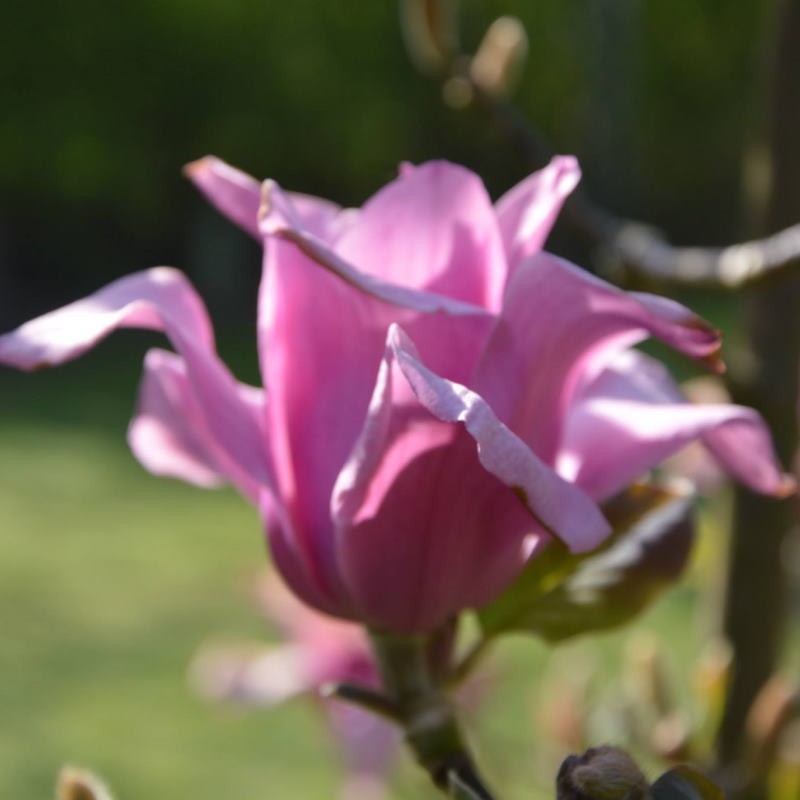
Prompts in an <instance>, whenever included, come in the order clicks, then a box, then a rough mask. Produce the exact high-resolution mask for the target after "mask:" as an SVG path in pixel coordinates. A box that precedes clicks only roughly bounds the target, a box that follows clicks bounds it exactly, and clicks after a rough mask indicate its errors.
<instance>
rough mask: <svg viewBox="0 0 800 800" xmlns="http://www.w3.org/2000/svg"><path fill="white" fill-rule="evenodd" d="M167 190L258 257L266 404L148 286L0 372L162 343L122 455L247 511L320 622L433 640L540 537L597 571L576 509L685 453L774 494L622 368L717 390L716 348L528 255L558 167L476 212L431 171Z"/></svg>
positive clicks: (754, 424) (742, 461)
mask: <svg viewBox="0 0 800 800" xmlns="http://www.w3.org/2000/svg"><path fill="white" fill-rule="evenodd" d="M188 173H189V175H190V176H191V178H192V179H193V180H194V181H195V183H196V184H197V185H198V186H199V187H200V188H201V189H202V190H203V191H204V192H205V193H206V194H207V195H208V197H209V198H210V199H211V200H212V202H213V203H215V204H216V205H217V207H218V208H220V209H221V210H222V211H223V212H224V213H226V214H227V215H228V216H229V217H231V218H232V219H233V220H234V221H236V222H237V223H238V224H240V225H241V226H242V227H244V228H245V229H246V230H247V231H248V232H250V233H251V234H252V235H254V236H257V237H258V238H259V239H261V240H262V241H263V244H264V273H263V279H262V283H261V290H260V297H259V320H258V322H259V325H258V347H259V355H260V362H261V371H262V377H263V381H264V386H265V390H263V391H262V390H260V389H255V388H253V387H249V386H243V385H242V384H240V383H238V382H237V381H236V380H235V379H234V378H233V376H232V375H231V374H230V372H229V371H228V370H227V368H226V367H225V366H224V365H223V364H222V362H221V361H220V359H219V358H218V356H217V354H216V351H215V348H214V340H213V334H212V330H211V325H210V322H209V320H208V317H207V314H206V312H205V309H204V307H203V305H202V303H201V301H200V299H199V298H198V296H197V295H196V293H195V292H194V290H193V288H192V287H191V286H190V284H189V283H188V281H187V280H186V278H185V277H184V276H183V275H182V274H181V273H179V272H177V271H175V270H172V269H166V268H157V269H153V270H149V271H146V272H142V273H138V274H135V275H132V276H129V277H127V278H123V279H121V280H119V281H115V282H114V283H112V284H110V285H109V286H107V287H106V288H104V289H102V290H100V291H99V292H97V293H96V294H94V295H92V296H90V297H88V298H86V299H84V300H79V301H77V302H76V303H73V304H71V305H69V306H66V307H65V308H62V309H60V310H58V311H54V312H52V313H50V314H46V315H44V316H43V317H40V318H38V319H36V320H33V321H31V322H29V323H27V324H25V325H23V326H22V327H20V328H19V329H17V330H16V331H13V332H11V333H9V334H6V335H5V336H3V337H0V362H5V363H7V364H11V365H14V366H17V367H20V368H23V369H35V368H38V367H42V366H47V365H51V364H56V363H61V362H63V361H67V360H69V359H71V358H75V357H76V356H78V355H80V354H82V353H83V352H85V351H86V350H87V349H89V348H90V347H92V346H93V345H94V344H95V343H96V342H97V341H99V340H100V339H101V338H103V337H104V336H106V335H107V334H108V333H109V332H111V331H112V330H113V329H115V328H118V327H141V328H150V329H157V330H162V331H164V332H165V333H166V334H167V336H168V337H169V338H170V339H171V341H172V344H173V345H174V347H175V350H176V351H177V353H170V352H165V351H163V350H152V351H150V352H149V353H148V355H147V358H146V360H145V371H144V378H143V382H142V388H141V393H140V400H139V408H138V412H137V415H136V416H135V418H134V420H133V422H132V424H131V428H130V431H129V440H130V443H131V446H132V448H133V451H134V453H135V454H136V456H137V457H138V458H139V460H140V461H141V462H142V463H143V464H144V465H145V467H147V468H148V469H150V470H151V471H153V472H154V473H156V474H162V475H172V476H176V477H179V478H183V479H184V480H188V481H190V482H193V483H197V484H199V485H202V486H210V485H215V484H218V483H222V482H224V481H229V482H231V483H233V484H234V485H235V486H236V487H237V488H238V489H239V490H240V491H241V493H242V494H243V495H244V496H245V497H247V498H248V499H250V500H251V501H252V502H254V503H257V504H258V506H259V508H260V509H261V513H262V516H263V520H264V523H265V526H266V529H267V533H268V536H269V540H270V545H271V550H272V553H273V556H274V559H275V563H276V565H277V567H278V568H279V570H280V571H281V573H282V575H283V577H284V578H285V579H286V581H287V583H288V584H289V586H290V587H291V589H292V590H293V591H294V592H295V594H297V595H298V596H299V597H300V598H301V599H303V600H304V601H305V602H306V603H308V604H310V605H312V606H314V607H316V608H317V609H319V610H321V611H324V612H327V613H329V614H331V615H334V616H338V617H342V618H346V619H354V620H359V621H362V622H364V623H366V624H367V625H370V626H374V627H378V628H384V629H390V630H394V631H400V632H416V631H428V630H432V629H434V628H436V627H438V626H439V625H441V624H442V623H444V622H445V621H446V620H448V619H449V618H451V617H452V616H453V615H454V614H455V613H457V612H458V611H460V610H461V609H464V608H470V607H479V606H481V605H483V604H485V603H486V602H488V601H489V600H491V599H492V598H493V597H495V596H496V595H497V594H498V593H499V592H501V591H502V590H503V589H504V588H505V587H506V586H507V585H508V583H509V582H510V581H511V580H512V579H513V578H514V577H515V576H516V575H517V574H518V572H519V570H520V569H521V567H522V565H523V564H524V562H525V559H526V558H527V556H528V555H529V554H530V553H531V551H532V550H533V549H534V548H535V545H536V542H537V541H540V540H541V538H542V537H543V536H557V537H559V538H561V539H562V540H563V541H564V542H565V543H566V544H567V545H568V546H569V547H570V548H571V549H573V550H574V551H586V550H590V549H592V548H594V547H596V546H597V545H598V544H599V543H600V542H601V541H602V540H603V539H604V537H606V536H607V535H608V533H609V528H608V524H607V523H606V521H605V519H604V518H603V516H602V513H601V512H600V509H599V507H598V505H597V504H598V502H600V501H602V500H604V499H605V498H607V497H609V496H610V495H612V494H614V493H615V492H617V491H618V490H620V489H621V488H623V487H625V486H626V485H627V484H628V483H630V482H631V481H633V480H634V479H636V478H638V477H639V476H640V475H641V474H642V473H643V472H644V471H646V470H647V469H649V468H650V467H652V466H653V465H655V464H657V463H658V462H660V461H661V460H662V459H664V458H665V457H666V456H668V455H670V454H671V453H672V452H674V451H675V450H677V449H678V448H680V447H681V446H682V445H684V444H685V443H687V442H688V441H690V440H692V439H697V438H700V439H702V440H703V442H704V443H705V444H706V446H707V447H708V448H709V449H710V450H711V452H712V453H713V454H714V455H715V456H716V457H717V458H718V459H719V460H720V461H721V463H722V464H723V465H724V466H725V467H726V468H727V469H728V471H729V472H731V473H732V474H734V475H735V476H736V477H737V478H739V479H740V480H742V481H744V482H745V483H746V484H747V485H749V486H751V487H752V488H753V489H755V490H757V491H761V492H766V493H775V494H782V493H785V492H786V491H788V490H789V483H788V479H786V478H785V477H784V476H783V475H782V474H781V471H780V469H779V468H778V465H777V464H776V462H775V459H774V456H773V452H772V447H771V444H770V440H769V436H768V433H767V431H766V430H765V428H764V425H763V423H762V421H761V420H760V418H759V417H758V416H757V415H756V414H755V413H754V412H753V411H751V410H748V409H745V408H740V407H737V406H730V405H723V406H717V405H714V406H695V405H691V404H688V403H685V402H683V401H682V400H681V399H680V398H679V396H677V395H675V392H674V385H673V384H672V383H671V381H670V379H669V377H668V376H667V375H666V374H665V373H664V371H663V370H662V369H661V368H660V367H659V365H658V364H657V363H656V362H653V361H652V360H651V359H648V358H646V357H645V356H643V355H640V354H638V353H637V352H636V351H632V350H631V349H630V348H631V347H632V346H633V345H635V344H636V343H638V342H640V341H642V340H643V339H645V338H646V337H647V336H650V335H652V336H655V337H657V338H659V339H661V340H662V341H664V342H666V343H667V344H669V345H671V346H673V347H675V348H676V349H678V350H679V351H681V352H683V353H685V354H686V355H688V356H690V357H692V358H694V359H697V360H698V361H701V362H704V363H706V364H708V365H710V366H711V367H712V368H718V367H719V364H720V362H719V355H718V354H719V337H718V335H717V333H716V332H715V331H714V330H712V329H711V328H710V327H709V326H708V325H707V324H705V323H704V322H702V321H701V320H700V319H698V318H697V317H696V316H695V315H694V314H692V313H691V312H690V311H689V310H688V309H686V308H684V307H683V306H681V305H679V304H677V303H675V302H673V301H670V300H667V299H664V298H660V297H655V296H652V295H646V294H635V293H630V294H628V293H625V292H622V291H620V290H619V289H616V288H615V287H613V286H611V285H609V284H607V283H604V282H603V281H601V280H599V279H597V278H595V277H593V276H591V275H589V274H587V273H585V272H583V271H581V270H580V269H578V268H577V267H574V266H573V265H571V264H569V263H567V262H565V261H563V260H561V259H559V258H556V257H555V256H552V255H550V254H547V253H544V252H542V251H541V247H542V244H543V242H544V240H545V238H546V236H547V234H548V232H549V230H550V227H551V226H552V224H553V221H554V219H555V217H556V215H557V213H558V210H559V208H560V206H561V203H562V202H563V200H564V198H565V196H566V195H567V194H568V193H569V191H571V189H572V188H573V187H574V185H575V183H576V182H577V180H578V178H579V171H578V167H577V164H576V163H575V161H574V159H571V158H558V159H555V160H554V161H553V162H552V163H551V164H550V165H549V166H548V167H547V168H545V169H544V170H542V171H540V172H538V173H535V174H534V175H532V176H530V177H529V178H527V179H526V180H525V181H523V182H522V183H520V184H519V185H518V186H517V187H515V188H514V189H512V190H511V191H510V192H509V193H508V194H506V195H505V196H504V197H502V198H501V199H500V200H499V201H498V202H497V203H496V204H495V205H494V206H493V205H492V203H491V202H490V200H489V197H488V195H487V193H486V190H485V188H484V187H483V184H482V183H481V181H480V179H479V178H478V177H477V176H475V175H474V174H472V173H471V172H469V171H468V170H466V169H463V168H461V167H458V166H455V165H452V164H449V163H445V162H431V163H427V164H423V165H421V166H409V165H406V166H404V167H403V168H402V169H401V173H400V175H399V177H398V178H397V179H396V180H394V181H392V182H391V183H389V184H388V185H387V186H385V187H384V188H383V189H381V190H380V191H379V192H378V193H377V194H376V195H374V196H373V197H372V198H371V199H370V200H368V201H367V203H366V204H365V205H364V206H363V207H362V208H361V209H359V210H341V209H340V208H338V207H337V206H335V205H333V204H332V203H329V202H327V201H324V200H318V199H316V198H311V197H307V196H303V195H296V194H291V193H285V192H283V191H282V190H281V189H280V187H279V186H278V185H277V184H276V183H274V182H273V181H266V182H264V184H263V185H260V184H259V183H258V182H257V181H255V180H253V179H252V178H249V177H248V176H246V175H244V174H243V173H241V172H238V171H237V170H234V169H233V168H232V167H229V166H227V165H225V164H223V163H222V162H220V161H218V160H216V159H213V158H207V159H203V160H201V161H199V162H197V163H195V164H193V165H191V166H190V167H189V168H188Z"/></svg>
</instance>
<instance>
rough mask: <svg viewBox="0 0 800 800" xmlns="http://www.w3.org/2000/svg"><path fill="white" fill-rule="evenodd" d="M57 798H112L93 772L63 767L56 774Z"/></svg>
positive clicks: (104, 799) (105, 799)
mask: <svg viewBox="0 0 800 800" xmlns="http://www.w3.org/2000/svg"><path fill="white" fill-rule="evenodd" d="M56 798H57V800H112V798H111V792H109V791H108V789H107V788H106V786H105V784H104V783H103V782H102V781H101V780H100V779H99V778H98V777H97V776H96V775H94V774H92V773H91V772H89V771H88V770H85V769H77V768H76V767H64V768H63V769H62V770H61V772H60V773H59V775H58V784H57V786H56Z"/></svg>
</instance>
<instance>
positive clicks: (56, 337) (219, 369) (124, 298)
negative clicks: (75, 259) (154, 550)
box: [0, 267, 272, 486]
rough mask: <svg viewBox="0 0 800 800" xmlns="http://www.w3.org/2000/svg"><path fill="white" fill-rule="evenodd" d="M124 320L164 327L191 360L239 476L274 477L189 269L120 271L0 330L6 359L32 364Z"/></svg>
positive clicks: (190, 372)
mask: <svg viewBox="0 0 800 800" xmlns="http://www.w3.org/2000/svg"><path fill="white" fill-rule="evenodd" d="M117 328H147V329H150V330H159V331H163V332H164V333H165V334H166V335H167V336H168V337H169V338H170V340H171V341H172V344H173V345H174V346H175V349H176V350H177V351H178V352H179V353H180V354H181V355H182V356H183V358H184V361H185V362H186V368H187V376H188V378H189V380H190V382H191V386H192V389H193V391H194V395H195V398H196V401H197V405H198V407H199V408H200V409H202V413H203V416H204V418H205V420H206V424H207V426H208V431H209V433H210V434H211V435H212V436H213V437H214V439H215V440H216V442H217V444H218V446H219V448H220V450H221V451H222V452H224V453H225V455H226V457H227V460H228V465H227V469H228V470H229V471H230V472H231V474H234V473H235V474H236V477H235V481H236V482H237V483H238V482H239V481H240V480H241V481H242V482H246V481H253V482H257V483H259V484H262V485H266V486H270V485H271V482H272V481H271V472H270V469H269V465H268V462H267V458H266V456H265V451H264V441H263V435H262V430H261V427H260V425H258V424H257V423H256V421H255V420H254V418H253V415H252V414H251V413H250V410H249V409H248V408H247V407H245V405H244V404H243V402H242V398H241V396H240V393H239V388H238V385H237V382H236V380H235V379H234V378H233V376H232V375H231V374H230V372H229V371H228V370H227V368H226V367H225V366H224V364H223V363H222V362H221V361H220V360H219V358H218V357H217V355H216V353H215V351H214V342H213V334H212V330H211V324H210V322H209V320H208V315H207V314H206V310H205V308H204V306H203V304H202V302H201V300H200V298H199V297H198V296H197V294H196V293H195V291H194V289H193V288H192V286H191V284H190V283H189V282H188V280H187V279H186V277H185V276H184V275H183V274H182V273H180V272H178V271H177V270H174V269H170V268H167V267H157V268H155V269H151V270H147V271H145V272H139V273H136V274H134V275H129V276H128V277H126V278H121V279H120V280H118V281H114V282H113V283H110V284H109V285H108V286H106V287H105V288H104V289H101V290H100V291H98V292H96V293H95V294H93V295H90V296H89V297H87V298H84V299H83V300H78V301H76V302H74V303H71V304H70V305H68V306H64V307H63V308H61V309H58V310H56V311H52V312H50V313H49V314H45V315H44V316H41V317H38V318H37V319H34V320H31V321H30V322H27V323H25V324H24V325H22V326H21V327H20V328H18V329H17V330H15V331H12V332H11V333H7V334H5V335H3V336H0V363H5V364H9V365H10V366H15V367H18V368H20V369H25V370H33V369H39V368H41V367H48V366H53V365H55V364H60V363H63V362H65V361H69V360H71V359H73V358H77V357H78V356H80V355H82V354H83V353H85V352H86V351H87V350H89V349H90V348H91V347H93V346H94V345H96V344H97V343H98V342H99V341H100V340H102V339H103V338H105V337H106V336H107V335H108V334H109V333H111V332H112V331H113V330H115V329H117Z"/></svg>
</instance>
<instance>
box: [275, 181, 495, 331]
mask: <svg viewBox="0 0 800 800" xmlns="http://www.w3.org/2000/svg"><path fill="white" fill-rule="evenodd" d="M259 213H260V218H261V221H260V230H261V234H262V236H264V237H267V238H276V239H281V240H284V241H286V242H290V243H292V245H293V246H294V247H295V248H296V249H297V250H299V251H300V252H302V253H303V254H304V255H305V256H306V257H307V258H309V259H311V260H312V261H314V262H315V263H316V264H318V265H319V266H321V267H323V268H324V269H326V270H329V271H330V272H332V273H333V274H334V275H336V276H337V277H338V278H340V279H341V280H342V281H344V282H346V283H349V284H352V285H353V286H355V287H356V288H357V289H359V290H360V291H362V292H363V293H364V294H369V295H371V296H372V297H374V298H376V299H379V300H383V301H384V302H386V303H389V304H391V305H394V306H397V307H398V308H405V309H410V310H413V311H419V312H424V313H428V314H433V313H435V312H437V311H443V312H446V313H448V314H454V315H456V314H458V315H472V316H484V317H488V316H489V315H488V313H487V311H486V309H485V308H483V307H482V306H480V305H475V304H474V303H470V302H464V301H462V300H458V299H454V298H452V297H449V296H446V295H444V294H437V293H436V292H431V291H424V290H421V289H415V288H409V287H407V286H403V285H399V284H393V283H389V282H387V281H386V280H384V279H383V277H382V276H377V277H376V276H375V275H373V274H369V273H367V272H363V271H361V269H360V267H355V266H353V265H352V264H351V263H350V262H348V261H347V260H346V259H345V258H343V257H342V256H341V255H340V254H339V251H338V247H337V249H336V251H334V250H333V249H332V248H331V247H330V246H329V245H328V244H327V243H326V242H324V241H323V240H322V239H321V238H319V237H318V236H315V235H314V233H313V232H312V231H310V230H308V229H306V228H305V227H304V225H303V220H302V219H301V218H300V216H299V214H298V213H297V209H296V208H295V207H294V205H293V204H292V202H291V197H290V196H289V195H288V194H286V193H285V192H283V190H282V189H281V188H280V187H279V186H278V184H277V183H275V182H274V181H264V188H263V195H262V203H261V210H260V212H259ZM265 246H266V245H265Z"/></svg>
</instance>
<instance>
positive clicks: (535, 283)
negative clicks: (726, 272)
mask: <svg viewBox="0 0 800 800" xmlns="http://www.w3.org/2000/svg"><path fill="white" fill-rule="evenodd" d="M648 334H651V335H653V336H656V337H658V338H659V339H661V340H662V341H664V342H666V343H667V344H669V345H671V346H673V347H675V348H677V349H678V350H680V351H681V352H683V353H685V354H686V355H689V356H691V357H693V358H696V359H698V360H701V361H705V362H710V363H711V364H712V365H715V366H716V365H718V364H719V361H718V355H719V336H718V334H717V332H716V331H714V330H713V329H712V328H711V327H709V326H708V325H707V324H706V323H704V322H703V321H702V320H700V319H699V318H698V317H697V316H695V315H694V314H693V313H692V312H691V311H689V310H688V309H686V308H684V307H683V306H681V305H679V304H678V303H675V302H673V301H670V300H666V299H664V298H655V297H652V296H650V295H641V294H640V295H632V294H627V293H625V292H623V291H621V290H620V289H617V288H616V287H614V286H611V285H610V284H608V283H606V282H605V281H602V280H600V279H599V278H596V277H594V276H593V275H590V274H588V273H586V272H584V271H583V270H581V269H579V268H578V267H575V266H573V265H572V264H569V263H568V262H566V261H563V260H562V259H559V258H557V257H555V256H552V255H550V254H548V253H538V254H536V255H533V256H530V257H529V258H527V259H526V260H525V261H523V262H522V263H521V264H520V265H519V267H518V269H517V271H516V272H515V273H514V275H513V276H512V278H511V280H510V282H509V286H508V289H507V291H506V295H505V299H504V303H503V310H502V312H501V317H500V320H499V322H498V324H497V326H496V328H495V330H494V333H493V334H492V337H491V339H490V341H489V343H488V345H487V347H486V351H485V352H484V355H483V357H482V359H481V363H480V365H479V366H478V370H477V373H476V378H475V388H476V390H477V391H478V392H480V393H481V394H482V395H483V396H484V397H485V398H486V399H487V401H488V402H489V403H490V404H491V405H492V408H494V410H495V412H496V413H497V414H498V416H499V417H500V419H502V420H503V421H504V422H505V423H506V424H507V425H508V426H509V427H510V428H511V429H512V430H513V431H514V432H515V433H516V434H517V435H518V436H520V437H521V438H522V439H524V440H525V441H526V442H527V443H528V444H529V445H530V446H531V447H532V448H533V449H534V450H535V451H536V453H537V454H538V455H539V457H540V458H542V459H543V460H544V461H545V462H547V463H550V464H552V463H553V459H554V458H555V455H556V451H557V449H558V443H559V439H560V436H561V432H562V428H563V420H564V415H565V414H566V411H567V409H568V407H569V403H570V398H571V397H572V396H573V394H574V392H575V391H576V390H577V388H578V387H579V386H580V384H581V383H583V382H586V381H587V380H589V379H591V377H593V376H594V375H596V374H597V372H599V371H600V370H601V369H602V368H603V367H604V366H605V364H606V363H607V361H608V359H609V357H610V355H611V354H613V353H616V352H618V351H619V349H620V347H621V346H625V347H627V346H630V345H632V344H635V343H636V342H637V341H641V340H642V339H644V338H646V337H647V335H648Z"/></svg>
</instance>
